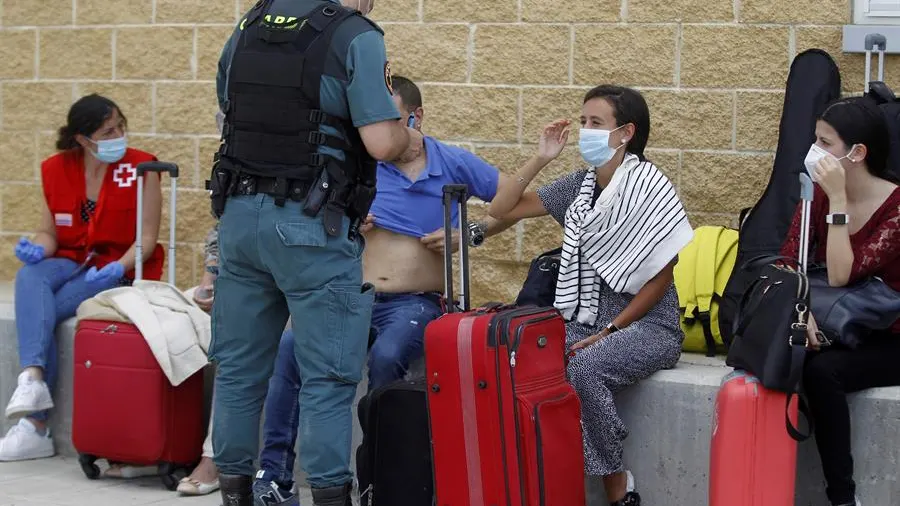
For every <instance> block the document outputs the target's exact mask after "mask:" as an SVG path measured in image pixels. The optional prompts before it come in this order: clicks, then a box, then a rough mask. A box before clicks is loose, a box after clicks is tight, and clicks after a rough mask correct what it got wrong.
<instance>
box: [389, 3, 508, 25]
mask: <svg viewBox="0 0 900 506" xmlns="http://www.w3.org/2000/svg"><path fill="white" fill-rule="evenodd" d="M420 1H421V2H422V3H423V11H424V15H425V21H426V22H432V21H460V20H462V21H466V22H469V23H511V22H513V21H517V20H518V18H519V5H518V4H519V2H518V0H496V1H494V2H491V3H490V4H485V3H484V0H420ZM376 7H377V6H376Z"/></svg>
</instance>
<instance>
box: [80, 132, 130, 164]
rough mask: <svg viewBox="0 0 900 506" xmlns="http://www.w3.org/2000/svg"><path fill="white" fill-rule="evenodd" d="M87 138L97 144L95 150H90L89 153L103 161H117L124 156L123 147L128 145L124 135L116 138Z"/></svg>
mask: <svg viewBox="0 0 900 506" xmlns="http://www.w3.org/2000/svg"><path fill="white" fill-rule="evenodd" d="M88 140H89V141H91V142H92V143H94V144H95V145H96V146H97V150H96V151H94V150H91V154H93V155H94V156H95V157H96V158H97V160H100V161H101V162H103V163H115V162H118V161H119V160H121V159H122V157H123V156H125V149H126V148H127V147H128V139H127V138H126V137H125V136H124V135H123V136H122V137H119V138H117V139H105V140H101V141H95V140H93V139H88Z"/></svg>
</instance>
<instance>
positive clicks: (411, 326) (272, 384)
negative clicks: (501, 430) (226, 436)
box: [259, 293, 441, 490]
mask: <svg viewBox="0 0 900 506" xmlns="http://www.w3.org/2000/svg"><path fill="white" fill-rule="evenodd" d="M440 315H441V306H440V299H439V296H437V295H431V294H386V293H378V294H376V295H375V306H374V308H373V309H372V327H373V330H374V331H375V334H376V338H375V344H374V345H373V346H372V350H371V352H370V354H369V390H372V389H375V388H378V387H379V386H383V385H386V384H388V383H390V382H392V381H394V380H397V379H400V378H402V377H403V376H404V375H405V374H406V370H407V369H408V368H409V364H410V362H412V361H414V360H416V359H417V358H420V357H421V356H422V355H423V352H424V337H425V326H426V325H428V323H429V322H431V321H432V320H434V319H435V318H437V317H438V316H440ZM294 321H295V322H296V321H297V320H294ZM298 325H299V324H298ZM295 328H300V327H298V326H297V325H295ZM293 350H294V335H293V332H292V331H291V330H288V331H287V332H285V333H284V335H283V336H282V338H281V347H280V348H279V350H278V359H277V361H276V363H275V373H274V374H273V375H272V379H271V380H269V394H268V396H267V397H266V408H265V409H266V419H265V423H264V425H263V436H264V438H265V442H264V446H263V450H262V453H261V454H260V456H259V458H260V468H261V469H262V471H263V475H262V479H263V480H266V481H274V482H275V483H277V484H278V486H279V487H281V488H282V489H284V490H290V489H291V488H293V485H294V459H295V458H296V454H295V453H294V447H295V446H294V443H295V442H296V441H297V419H298V416H299V413H300V409H299V406H298V405H297V394H298V392H299V391H300V376H299V371H298V369H297V361H296V360H294V353H293Z"/></svg>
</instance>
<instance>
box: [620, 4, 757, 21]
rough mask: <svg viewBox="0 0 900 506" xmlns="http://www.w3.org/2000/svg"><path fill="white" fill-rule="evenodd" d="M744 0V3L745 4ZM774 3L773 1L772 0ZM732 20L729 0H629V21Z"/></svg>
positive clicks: (732, 12)
mask: <svg viewBox="0 0 900 506" xmlns="http://www.w3.org/2000/svg"><path fill="white" fill-rule="evenodd" d="M746 3H747V2H746V0H745V1H744V5H746ZM773 4H774V2H773ZM733 20H734V2H732V1H731V0H629V1H628V22H629V23H666V22H672V21H681V22H683V23H709V22H728V21H733Z"/></svg>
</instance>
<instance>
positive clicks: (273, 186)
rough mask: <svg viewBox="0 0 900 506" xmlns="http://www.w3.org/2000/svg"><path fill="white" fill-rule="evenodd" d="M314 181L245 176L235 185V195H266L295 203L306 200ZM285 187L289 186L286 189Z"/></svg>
mask: <svg viewBox="0 0 900 506" xmlns="http://www.w3.org/2000/svg"><path fill="white" fill-rule="evenodd" d="M312 183H313V182H312V181H307V180H300V179H287V178H274V177H263V176H252V175H247V174H244V175H242V176H241V178H240V180H239V181H238V182H237V184H236V185H235V189H234V193H233V195H256V194H258V193H264V194H266V195H271V196H273V197H284V198H286V199H291V200H294V201H301V200H303V199H305V198H306V195H307V194H308V193H309V189H310V187H311V186H312ZM283 185H287V187H286V188H285V187H284V186H283Z"/></svg>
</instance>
